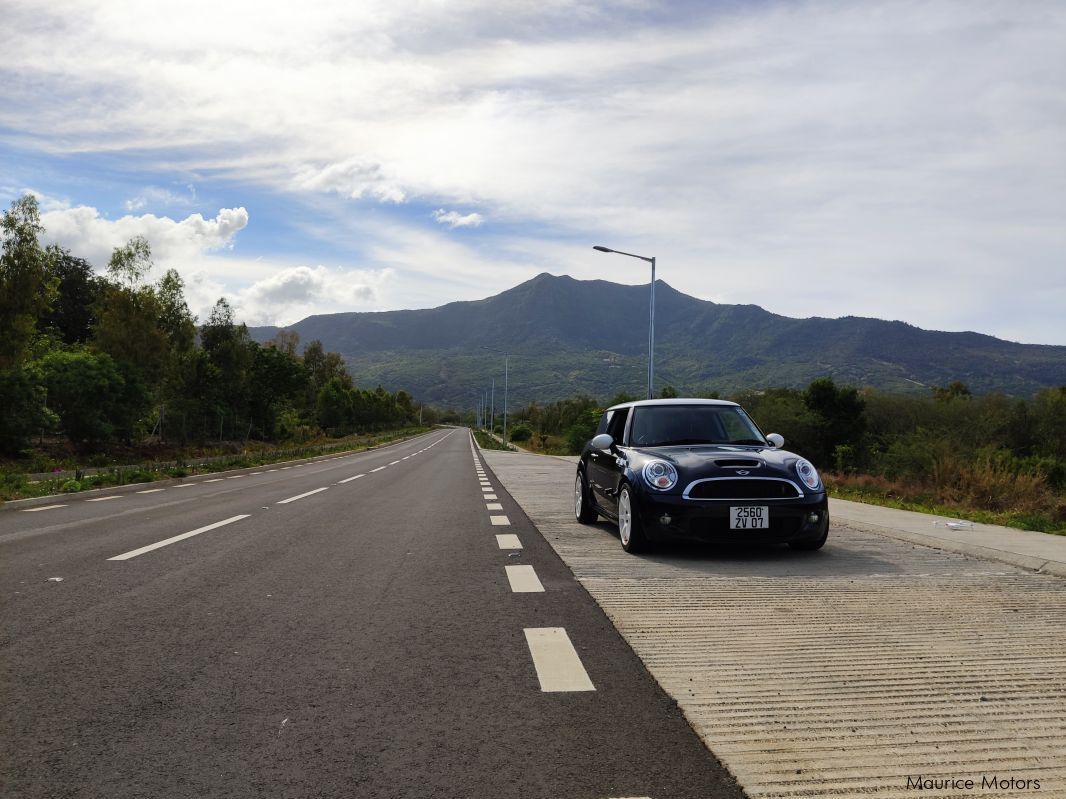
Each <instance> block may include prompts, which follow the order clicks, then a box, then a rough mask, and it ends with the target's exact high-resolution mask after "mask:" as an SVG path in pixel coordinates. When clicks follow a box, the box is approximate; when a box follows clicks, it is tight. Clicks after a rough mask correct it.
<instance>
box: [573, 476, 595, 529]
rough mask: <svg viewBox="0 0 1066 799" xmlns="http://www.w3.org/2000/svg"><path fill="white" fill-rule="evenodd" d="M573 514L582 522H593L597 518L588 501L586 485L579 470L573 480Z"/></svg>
mask: <svg viewBox="0 0 1066 799" xmlns="http://www.w3.org/2000/svg"><path fill="white" fill-rule="evenodd" d="M574 515H575V516H576V517H577V520H578V521H579V522H581V523H582V524H594V523H595V521H596V519H598V518H599V514H598V513H597V512H596V510H595V508H593V507H592V503H591V502H589V490H588V486H586V485H585V479H584V477H582V475H581V472H578V473H577V479H576V480H575V481H574Z"/></svg>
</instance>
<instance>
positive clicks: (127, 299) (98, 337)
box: [92, 237, 172, 441]
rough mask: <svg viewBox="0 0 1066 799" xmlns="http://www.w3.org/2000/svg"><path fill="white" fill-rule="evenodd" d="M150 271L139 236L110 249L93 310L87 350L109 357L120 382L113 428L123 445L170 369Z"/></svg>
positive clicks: (146, 248) (168, 341) (145, 247)
mask: <svg viewBox="0 0 1066 799" xmlns="http://www.w3.org/2000/svg"><path fill="white" fill-rule="evenodd" d="M150 269H151V248H150V247H149V246H148V242H147V241H146V240H144V239H143V238H141V237H135V238H133V239H130V242H129V243H128V244H127V245H125V246H124V247H117V248H115V251H114V253H113V254H112V256H111V262H110V264H109V265H108V275H109V277H108V279H106V280H104V281H103V284H102V286H101V289H100V292H99V295H98V297H97V301H96V306H95V308H94V312H95V315H96V327H95V329H94V331H93V340H92V346H93V348H94V349H95V350H97V351H98V352H103V353H107V354H108V355H110V356H111V357H112V358H113V359H114V361H115V363H116V364H117V365H118V368H119V371H120V373H121V374H122V378H123V381H124V383H123V391H124V398H123V402H122V407H123V408H124V409H125V414H126V416H125V419H124V420H123V421H122V422H121V424H119V426H118V428H119V432H120V433H121V435H122V436H123V438H125V439H126V440H127V441H129V440H130V439H132V437H133V435H134V433H135V431H136V429H137V427H138V425H139V424H140V423H141V422H142V421H143V420H144V419H145V417H146V416H147V414H148V412H149V410H150V409H151V408H152V405H153V403H154V402H155V401H156V400H157V399H158V398H159V397H160V394H161V389H162V385H163V381H164V378H165V377H166V375H167V371H168V368H169V367H170V366H171V365H172V364H171V357H170V356H171V339H170V336H169V335H168V331H167V330H164V329H163V327H162V319H163V312H164V309H163V305H162V303H161V301H160V297H159V294H158V293H157V292H156V288H155V287H154V286H151V285H144V284H143V282H142V281H143V279H144V277H145V276H146V275H147V274H148V271H149V270H150Z"/></svg>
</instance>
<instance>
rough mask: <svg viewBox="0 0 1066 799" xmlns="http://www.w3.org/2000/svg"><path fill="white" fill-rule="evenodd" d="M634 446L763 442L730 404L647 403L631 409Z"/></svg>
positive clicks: (745, 415) (756, 431)
mask: <svg viewBox="0 0 1066 799" xmlns="http://www.w3.org/2000/svg"><path fill="white" fill-rule="evenodd" d="M629 440H630V443H631V444H632V445H633V446H635V447H668V446H680V445H685V444H734V445H741V446H760V447H761V446H766V439H765V438H763V436H762V433H760V432H759V429H758V428H757V427H756V426H755V424H754V423H753V422H752V421H751V419H749V418H748V415H747V414H746V413H744V411H743V410H742V409H741V408H738V407H736V406H734V405H649V406H644V407H640V406H638V407H636V408H634V409H633V426H632V429H631V430H630V434H629Z"/></svg>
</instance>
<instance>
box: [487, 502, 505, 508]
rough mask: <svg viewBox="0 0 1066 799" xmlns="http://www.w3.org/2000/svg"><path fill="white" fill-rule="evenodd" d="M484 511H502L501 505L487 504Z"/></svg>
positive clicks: (496, 503) (495, 503)
mask: <svg viewBox="0 0 1066 799" xmlns="http://www.w3.org/2000/svg"><path fill="white" fill-rule="evenodd" d="M485 510H503V505H501V504H500V503H499V502H489V503H488V504H487V505H485Z"/></svg>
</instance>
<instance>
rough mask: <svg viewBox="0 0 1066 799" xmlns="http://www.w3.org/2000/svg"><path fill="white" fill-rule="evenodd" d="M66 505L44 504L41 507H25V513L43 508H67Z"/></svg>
mask: <svg viewBox="0 0 1066 799" xmlns="http://www.w3.org/2000/svg"><path fill="white" fill-rule="evenodd" d="M65 507H66V505H42V506H41V507H39V508H23V509H22V512H23V513H37V512H38V511H42V510H52V509H53V508H65Z"/></svg>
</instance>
